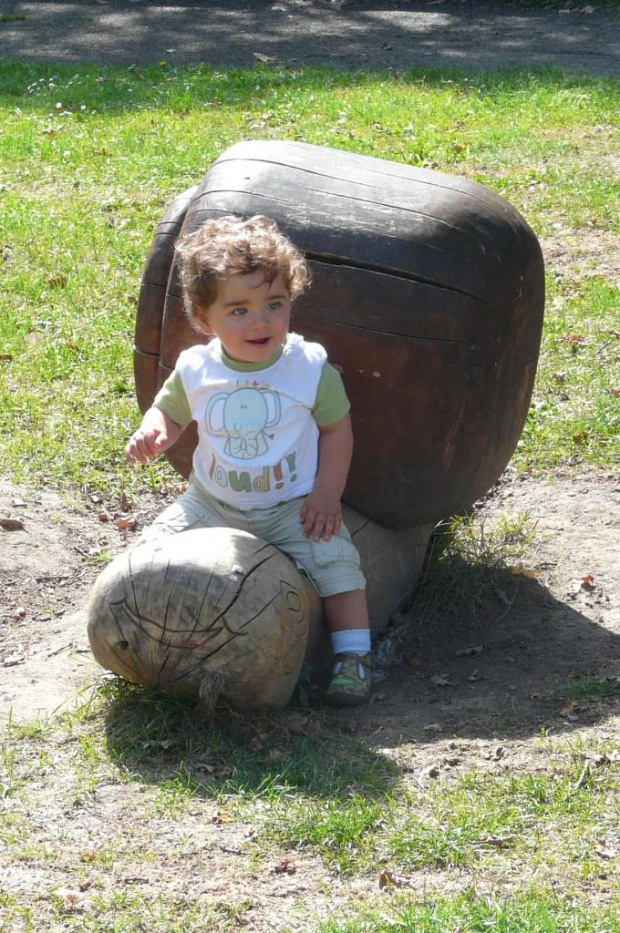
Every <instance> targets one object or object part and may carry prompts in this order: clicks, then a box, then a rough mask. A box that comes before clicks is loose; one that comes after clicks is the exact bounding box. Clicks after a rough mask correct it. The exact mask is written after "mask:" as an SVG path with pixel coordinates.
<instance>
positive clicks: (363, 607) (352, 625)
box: [323, 590, 369, 632]
mask: <svg viewBox="0 0 620 933" xmlns="http://www.w3.org/2000/svg"><path fill="white" fill-rule="evenodd" d="M323 609H324V611H325V621H326V622H327V627H328V629H329V631H330V632H344V631H349V630H351V629H367V628H369V622H368V603H367V602H366V591H365V590H349V591H348V593H336V594H335V596H325V597H323Z"/></svg>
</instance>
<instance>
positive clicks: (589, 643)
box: [106, 572, 620, 799]
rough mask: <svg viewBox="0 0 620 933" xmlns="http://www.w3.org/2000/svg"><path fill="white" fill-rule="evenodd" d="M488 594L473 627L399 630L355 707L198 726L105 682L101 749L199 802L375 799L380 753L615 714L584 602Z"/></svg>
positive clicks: (605, 648)
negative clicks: (286, 792)
mask: <svg viewBox="0 0 620 933" xmlns="http://www.w3.org/2000/svg"><path fill="white" fill-rule="evenodd" d="M487 580H488V578H487ZM481 583H482V588H481V592H483V587H484V585H486V582H485V583H483V581H481ZM493 589H494V590H495V592H494V594H489V593H487V594H486V595H484V606H483V607H482V609H481V613H480V616H481V619H482V621H478V622H473V621H471V620H470V621H468V622H466V623H464V624H462V625H459V624H457V622H456V621H452V622H451V623H450V624H449V625H448V624H446V623H444V624H441V622H440V621H438V620H434V621H433V623H432V624H431V625H430V626H429V628H428V629H426V630H425V631H421V630H417V631H416V629H415V622H412V628H411V631H410V633H409V635H408V637H407V640H406V643H405V644H404V645H403V646H402V653H403V661H402V663H401V664H400V665H399V666H397V667H392V668H391V669H388V670H387V676H386V678H385V679H384V680H383V681H381V682H379V683H378V684H376V685H375V690H374V697H373V702H372V703H371V704H370V706H368V707H364V708H362V709H360V710H355V711H340V712H328V711H326V710H325V709H324V708H321V707H320V706H316V705H314V706H311V707H306V708H302V709H289V710H287V711H285V713H283V714H280V715H264V716H260V715H257V714H246V713H244V714H239V713H231V712H230V711H226V710H220V711H219V712H218V714H217V717H216V719H215V720H213V721H205V720H204V719H203V718H202V716H201V713H200V711H199V710H198V708H197V707H196V706H194V704H192V703H189V702H186V701H181V700H176V699H173V698H169V697H163V696H161V695H157V694H153V693H149V692H148V691H144V690H142V689H141V688H137V687H129V686H127V685H123V684H122V683H121V682H119V681H114V680H113V681H110V686H109V687H108V688H107V689H108V691H109V706H108V709H107V715H106V728H107V737H108V748H109V749H110V751H111V753H112V754H113V755H114V756H115V758H117V760H118V761H119V762H121V763H122V764H123V766H124V767H125V768H127V769H128V770H129V771H131V773H132V774H136V775H138V776H139V777H140V779H141V780H145V781H147V782H149V783H165V782H169V781H177V782H178V781H179V780H181V781H183V780H185V782H186V785H187V786H191V787H193V788H194V789H197V790H198V791H199V792H203V793H205V794H206V795H207V796H209V795H211V794H217V793H220V792H222V791H223V790H224V791H225V792H226V793H233V794H234V793H238V792H239V791H241V790H244V791H248V790H250V791H252V792H253V793H257V792H260V793H264V792H266V791H267V790H268V788H269V787H271V786H273V785H274V784H278V785H281V784H282V783H283V782H286V783H287V784H290V785H291V786H292V787H295V788H298V789H301V790H303V791H304V793H306V794H309V795H311V796H317V797H329V798H330V799H334V798H335V799H339V798H341V797H342V799H345V798H346V797H347V795H349V794H350V793H351V791H352V790H354V791H357V792H359V793H363V794H365V795H367V796H372V797H375V796H376V797H381V795H382V794H385V793H387V792H388V791H389V789H390V787H392V785H393V782H394V780H395V779H397V777H398V774H399V772H400V766H398V765H395V764H394V762H393V761H392V760H391V759H390V757H389V756H388V755H387V754H386V753H384V752H383V750H384V749H385V750H387V749H398V748H399V747H402V746H403V745H406V744H408V743H411V744H412V745H414V746H415V748H416V749H424V748H426V750H427V751H429V750H430V751H431V753H432V747H433V745H438V746H443V747H445V743H446V741H447V740H448V741H453V740H481V741H483V742H485V741H491V742H497V743H500V742H501V741H502V740H506V739H512V740H514V739H522V740H529V739H535V738H537V737H538V736H540V735H541V734H545V735H547V734H555V735H561V734H570V733H571V732H573V731H574V730H575V729H579V728H581V727H583V726H585V725H589V724H592V723H600V722H601V721H604V720H605V718H606V717H608V716H612V715H615V714H617V712H618V708H619V701H620V677H618V671H619V670H620V668H619V666H618V661H619V660H620V637H618V636H617V635H615V634H613V633H611V632H609V631H607V630H606V629H604V628H603V627H602V626H600V625H598V624H597V623H596V622H593V621H592V620H591V619H590V618H588V617H587V616H586V615H585V614H584V613H583V612H582V611H580V606H579V601H583V600H588V599H593V598H594V597H590V596H588V595H587V594H586V593H585V591H584V593H583V595H582V594H576V595H575V604H574V605H569V604H567V603H566V602H561V601H559V600H557V599H555V598H554V597H553V596H551V594H550V593H549V591H548V590H547V589H546V587H545V586H543V585H541V584H540V583H539V582H538V581H536V580H531V579H527V578H523V577H520V578H516V577H515V576H514V575H513V574H511V573H508V572H503V573H499V574H497V575H496V577H495V579H494V583H493ZM591 608H592V607H590V608H589V609H588V611H589V612H590V611H591ZM352 733H353V735H352ZM376 749H381V751H376Z"/></svg>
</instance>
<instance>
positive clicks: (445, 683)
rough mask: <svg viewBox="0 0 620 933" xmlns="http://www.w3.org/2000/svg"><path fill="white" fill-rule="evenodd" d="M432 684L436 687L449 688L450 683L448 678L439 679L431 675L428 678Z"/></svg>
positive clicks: (439, 677)
mask: <svg viewBox="0 0 620 933" xmlns="http://www.w3.org/2000/svg"><path fill="white" fill-rule="evenodd" d="M430 681H431V683H432V684H434V685H435V686H436V687H451V686H452V681H451V680H450V678H449V677H441V676H440V675H439V674H433V676H432V677H431V678H430Z"/></svg>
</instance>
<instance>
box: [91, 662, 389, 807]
mask: <svg viewBox="0 0 620 933" xmlns="http://www.w3.org/2000/svg"><path fill="white" fill-rule="evenodd" d="M101 694H102V696H103V697H104V698H105V700H106V702H107V707H106V712H105V723H106V732H107V745H108V751H109V752H110V754H111V755H112V756H113V757H114V758H115V759H116V760H117V762H118V763H119V764H120V765H122V767H123V769H124V770H126V771H127V772H130V773H131V774H132V775H135V776H136V777H138V778H139V779H140V780H142V781H145V782H147V783H154V784H166V783H168V782H177V783H178V782H179V781H180V783H181V784H182V785H183V787H184V789H185V790H187V791H191V792H194V793H197V794H201V795H204V796H207V797H218V796H220V795H222V794H227V795H237V794H248V795H250V796H253V795H261V796H267V797H269V796H270V795H272V794H276V795H277V794H281V793H282V792H284V791H286V789H287V788H290V789H291V791H293V790H294V791H296V792H299V791H301V792H302V793H303V794H306V795H309V796H314V797H321V798H329V799H330V800H331V801H332V802H334V801H338V800H340V799H341V800H343V801H344V800H345V799H349V798H350V797H351V795H352V794H360V795H362V796H364V797H368V798H381V797H382V796H383V795H385V794H387V793H388V792H389V790H390V788H391V786H392V785H393V783H394V781H395V779H396V778H397V770H398V769H397V768H396V766H395V765H394V763H393V762H392V761H391V760H389V759H387V758H386V757H384V756H383V755H380V754H377V753H375V752H374V751H372V750H371V749H370V748H368V746H367V745H366V744H365V743H362V742H359V741H357V740H355V739H354V738H352V737H351V736H350V735H347V734H346V730H345V729H343V728H341V727H338V726H337V725H334V724H333V723H330V722H329V721H328V720H327V718H326V717H325V716H323V715H321V714H320V713H318V712H316V711H312V710H308V709H300V710H294V709H290V710H287V711H286V712H284V713H282V714H276V713H273V714H271V713H252V712H250V711H243V712H236V711H233V710H230V709H223V708H220V709H219V710H218V711H217V712H216V714H215V717H214V718H213V719H209V718H206V717H205V715H204V714H203V712H202V711H201V709H200V707H198V706H197V705H196V704H195V703H194V702H193V701H191V700H186V699H184V698H179V697H174V696H170V695H164V694H161V693H156V692H154V691H151V690H148V689H146V688H142V687H138V686H134V685H133V684H129V683H127V682H126V681H123V680H121V679H120V678H110V679H109V680H107V681H104V683H103V686H102V687H101Z"/></svg>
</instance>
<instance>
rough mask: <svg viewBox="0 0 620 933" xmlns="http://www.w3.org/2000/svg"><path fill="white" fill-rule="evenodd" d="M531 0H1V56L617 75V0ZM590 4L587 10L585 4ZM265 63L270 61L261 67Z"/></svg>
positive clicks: (129, 62)
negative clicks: (519, 0) (574, 4)
mask: <svg viewBox="0 0 620 933" xmlns="http://www.w3.org/2000/svg"><path fill="white" fill-rule="evenodd" d="M569 6H570V5H569V4H564V5H555V6H554V5H552V6H551V7H549V6H546V7H543V8H542V9H541V7H540V6H539V5H538V6H537V7H535V8H531V7H529V8H528V6H527V5H522V4H515V3H502V2H498V3H486V2H477V3H467V4H463V3H459V2H451V0H446V2H440V3H439V4H428V3H424V2H417V3H416V2H412V3H406V2H404V3H403V2H401V3H384V2H380V0H371V2H355V3H344V2H343V3H338V2H327V0H325V2H316V0H271V2H267V0H219V2H218V0H215V2H207V0H202V2H200V0H197V2H194V3H183V2H179V0H150V2H147V0H133V2H131V0H125V2H123V0H97V2H86V3H84V2H81V0H66V2H64V3H49V2H42V0H40V2H35V0H24V2H20V0H5V3H4V4H3V14H2V20H1V21H0V56H3V57H6V58H10V59H19V60H22V61H33V62H35V61H37V62H42V61H49V62H68V63H69V62H70V63H78V62H92V63H100V64H105V63H107V64H117V65H132V64H146V63H158V62H159V61H160V60H163V59H165V60H168V61H169V62H170V63H171V64H187V63H192V64H199V63H200V64H208V65H212V66H217V67H231V66H247V65H251V64H253V63H255V62H256V60H257V59H256V56H257V55H258V56H263V58H264V57H265V56H267V59H270V60H273V59H275V60H277V62H279V63H281V64H284V65H291V66H298V65H301V64H303V65H317V64H321V63H324V64H326V65H328V66H329V67H331V68H335V69H338V70H343V69H351V68H364V69H366V68H377V67H384V68H398V69H402V68H414V67H415V68H427V67H443V68H467V69H476V70H481V69H482V70H486V69H495V68H498V67H502V68H504V67H514V66H527V67H532V66H549V65H552V66H558V67H561V68H565V69H567V70H570V71H574V72H576V73H581V74H596V75H613V74H618V73H619V72H620V67H619V66H620V42H618V38H619V35H620V19H619V18H618V14H617V12H615V11H614V8H613V5H611V6H607V7H605V6H604V7H601V5H600V4H598V5H592V6H589V5H580V6H579V8H576V9H573V10H572V11H571V12H569V10H568V9H566V7H569ZM588 11H589V12H588ZM270 63H271V62H270V61H268V62H267V64H270Z"/></svg>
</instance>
